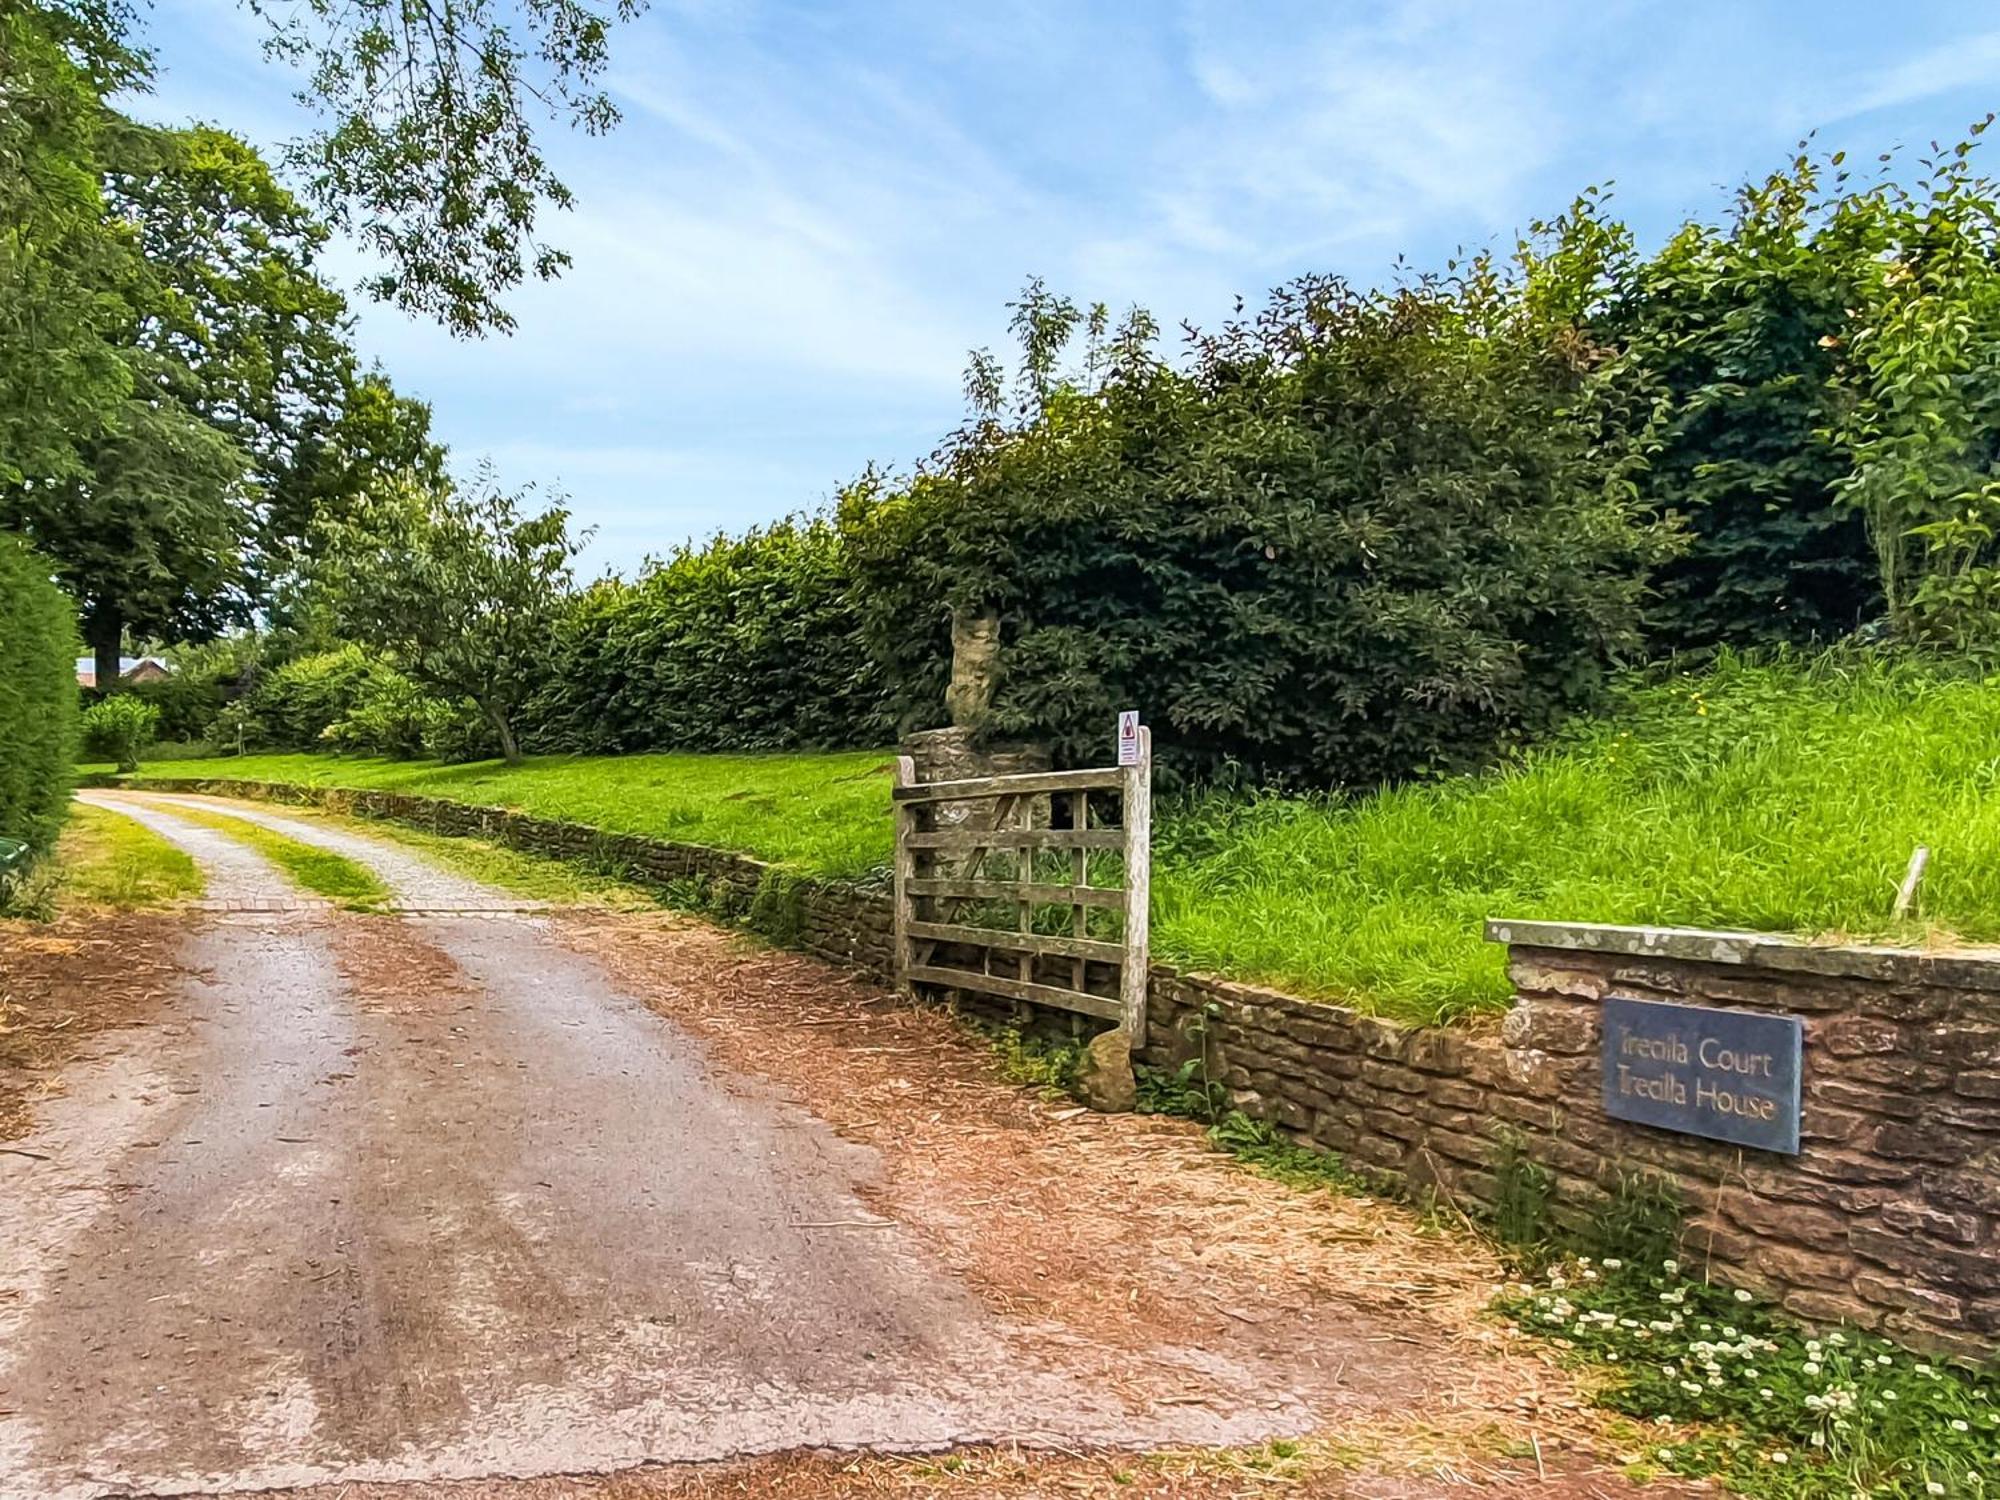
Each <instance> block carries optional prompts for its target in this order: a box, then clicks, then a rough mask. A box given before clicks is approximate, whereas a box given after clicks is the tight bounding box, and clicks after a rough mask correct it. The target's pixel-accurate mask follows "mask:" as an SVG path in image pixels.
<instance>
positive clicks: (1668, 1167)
mask: <svg viewBox="0 0 2000 1500" xmlns="http://www.w3.org/2000/svg"><path fill="white" fill-rule="evenodd" d="M135 784H138V785H144V786H151V787H156V788H160V789H163V790H184V791H197V790H198V791H208V792H216V793H221V794H225V795H235V796H253V797H268V798H275V799H277V800H281V801H294V802H305V803H314V804H317V805H322V806H327V807H332V808H338V809H341V810H346V811H352V812H355V813H360V814H364V815H367V816H372V817H382V818H389V819H393V820H395V821H398V822H402V823H406V824H410V825H412V826H415V827H419V828H424V829H428V830H432V831H435V832H439V833H447V834H461V835H476V836H479V837H484V838H489V839H494V840H496V841H499V842H504V843H507V844H511V845H513V846H515V847H518V848H521V849H526V850H530V851H533V852H535V853H540V854H548V855H555V856H559V857H563V858H569V859H579V860H594V861H608V862H610V863H613V864H615V865H617V866H618V867H620V868H621V869H623V870H625V871H626V872H628V873H629V874H630V875H631V876H633V877H635V878H637V879H640V880H643V881H646V882H650V883H652V884H655V885H658V886H662V887H668V888H682V889H684V888H685V887H686V886H687V884H688V883H689V882H700V883H701V884H702V887H703V890H704V893H705V895H706V897H707V901H706V904H708V905H710V906H712V907H716V908H721V909H723V910H725V911H729V912H734V913H736V914H738V915H739V916H741V917H745V918H751V917H753V916H754V913H755V911H756V910H757V908H758V903H759V901H760V897H761V898H762V900H763V901H764V902H765V904H766V911H767V916H768V915H769V914H770V913H772V912H775V913H776V915H777V920H776V921H770V920H766V921H760V922H753V925H757V926H759V927H761V928H762V929H763V930H765V931H766V932H769V933H771V935H773V936H779V937H780V938H781V939H782V940H785V941H789V942H791V943H792V944H793V945H794V946H797V947H800V948H803V949H805V950H806V951H808V952H810V953H813V954H816V955H818V956H819V957H822V958H826V959H831V960H833V961H835V962H839V963H844V964H850V965H854V966H857V967H860V968H863V969H867V970H870V971H872V972H874V973H876V974H877V975H881V976H884V977H887V976H888V975H889V974H890V973H891V971H892V948H891V910H890V903H889V898H888V895H887V893H886V891H882V890H877V889H870V888H868V887H863V886H854V885H846V884H841V883H838V882H828V881H816V880H810V879H800V878H796V877H792V876H789V875H787V874H785V873H784V872H782V871H778V870H775V869H773V868H772V867H770V866H768V865H765V864H763V863H762V862H760V861H758V860H754V859H750V858H747V857H745V856H742V855H735V854H728V853H723V852H720V851H717V850H714V849H707V848H702V847H699V846H695V845H688V844H677V843H671V842H667V841H664V840H657V839H650V838H642V837H636V836H630V835H620V834H609V833H605V832H602V831H600V830H597V829H593V828H588V827H584V826H582V825H578V824H572V823H563V822H557V821H552V820H549V819H543V818H531V817H526V816H523V815H521V814H517V813H510V812H506V811H503V810H500V809H494V808H479V807H472V806H468V805H465V804H462V803H456V802H447V801H440V800H435V799H431V798H424V797H412V796H406V795H402V794H399V793H387V792H331V791H324V790H317V789H309V788H298V787H279V786H269V785H263V784H258V783H245V782H234V781H201V782H189V781H186V780H173V779H168V778H159V777H154V778H147V779H146V780H144V781H142V782H138V783H135ZM780 929H782V930H780ZM1488 935H1489V936H1490V937H1491V938H1493V939H1494V940H1495V941H1497V942H1501V943H1505V944H1506V945H1507V946H1508V950H1509V968H1510V973H1511V975H1512V978H1513V981H1514V985H1515V989H1516V997H1515V1001H1514V1004H1513V1006H1512V1008H1511V1009H1510V1010H1509V1011H1508V1012H1507V1014H1506V1015H1505V1016H1504V1017H1503V1018H1499V1019H1497V1020H1496V1021H1495V1022H1494V1023H1493V1024H1491V1025H1487V1026H1484V1027H1480V1026H1468V1027H1453V1028H1427V1029H1413V1028H1408V1027H1403V1026H1398V1025H1395V1024H1393V1023H1391V1022H1387V1021H1382V1020H1379V1019H1376V1018H1374V1017H1370V1016H1365V1015H1362V1014H1360V1013H1358V1012H1356V1011H1353V1010H1351V1009H1348V1008H1345V1007H1341V1006H1336V1005H1328V1004H1323V1003H1320V1002H1315V1001H1308V1000H1302V999H1299V998H1297V997H1295V996H1290V995H1285V994H1281V993H1279V992H1276V991H1273V990H1268V989H1262V988H1259V987H1256V986H1251V985H1242V984H1235V983H1230V982H1227V981H1222V980H1216V979H1210V978H1205V977H1201V976H1196V975H1188V974H1181V973H1177V972H1175V971H1173V970H1171V969H1167V968H1164V967H1160V966H1156V967H1155V968H1154V970H1153V975H1152V982H1151V988H1150V1006H1151V1026H1150V1036H1151V1041H1150V1045H1149V1046H1148V1047H1147V1048H1146V1050H1145V1053H1144V1060H1145V1061H1148V1062H1152V1063H1155V1064H1157V1065H1161V1066H1169V1067H1178V1066H1180V1065H1182V1064H1183V1063H1185V1062H1187V1061H1188V1060H1189V1059H1191V1058H1200V1059H1201V1060H1202V1065H1203V1066H1204V1067H1205V1068H1206V1070H1207V1072H1208V1073H1209V1075H1210V1076H1212V1077H1213V1078H1215V1079H1217V1080H1218V1081H1220V1082H1222V1083H1223V1084H1224V1085H1225V1086H1226V1087H1227V1088H1228V1089H1229V1090H1230V1092H1231V1093H1232V1095H1233V1097H1234V1098H1235V1100H1236V1102H1237V1104H1238V1105H1239V1106H1240V1107H1241V1108H1242V1109H1244V1110H1245V1111H1246V1112H1247V1113H1249V1114H1251V1115H1254V1116H1256V1117H1258V1118H1260V1119H1263V1120H1266V1121H1268V1122H1270V1123H1271V1124H1273V1125H1275V1126H1276V1127H1278V1128H1279V1129H1281V1130H1283V1131H1285V1132H1286V1133H1287V1134H1288V1135H1290V1136H1291V1137H1292V1138H1294V1139H1296V1140H1298V1141H1300V1142H1303V1143H1307V1144H1310V1145H1314V1146H1317V1147H1321V1148H1324V1149H1328V1150H1333V1151H1337V1152H1339V1153H1341V1154H1342V1155H1343V1156H1344V1157H1346V1158H1347V1159H1348V1160H1350V1161H1352V1162H1353V1163H1355V1164H1356V1165H1358V1166H1362V1167H1365V1168H1368V1169H1370V1170H1372V1171H1374V1172H1376V1173H1379V1174H1382V1175H1383V1176H1385V1177H1387V1178H1389V1179H1392V1180H1393V1181H1394V1182H1396V1183H1397V1184H1400V1185H1402V1186H1404V1187H1406V1188H1408V1189H1410V1190H1412V1191H1434V1192H1435V1193H1437V1194H1438V1195H1440V1196H1441V1197H1442V1198H1444V1199H1445V1200H1446V1201H1448V1202H1450V1203H1454V1204H1456V1205H1458V1206H1459V1207H1461V1208H1463V1209H1465V1210H1466V1211H1468V1212H1474V1213H1478V1212H1482V1211H1488V1210H1491V1209H1492V1208H1493V1207H1494V1206H1495V1205H1496V1204H1497V1202H1498V1200H1499V1196H1500V1189H1501V1181H1500V1177H1499V1172H1500V1170H1501V1164H1502V1163H1503V1162H1504V1161H1505V1160H1507V1159H1508V1158H1509V1156H1510V1155H1512V1156H1516V1157H1518V1158H1520V1159H1524V1160H1527V1161H1531V1162H1533V1163H1536V1164H1537V1165H1538V1166H1540V1167H1541V1168H1542V1169H1544V1170H1546V1171H1547V1172H1548V1173H1550V1174H1552V1176H1553V1179H1554V1183H1555V1187H1556V1197H1555V1199H1554V1205H1553V1212H1554V1214H1555V1216H1556V1218H1557V1221H1558V1223H1563V1224H1567V1225H1568V1226H1569V1227H1571V1228H1584V1227H1587V1224H1588V1222H1589V1220H1590V1219H1591V1217H1592V1215H1593V1212H1594V1210H1595V1208H1596V1207H1597V1206H1598V1205H1599V1204H1601V1203H1602V1202H1603V1200H1604V1199H1605V1197H1606V1195H1607V1194H1609V1193H1610V1192H1612V1191H1613V1190H1614V1189H1615V1188H1616V1187H1617V1185H1618V1183H1619V1181H1620V1178H1621V1176H1629V1175H1631V1174H1634V1173H1650V1174H1655V1175H1657V1176H1658V1177H1660V1178H1663V1179H1665V1180H1667V1181H1669V1182H1670V1183H1671V1184H1672V1185H1673V1186H1674V1188H1675V1190H1676V1191H1677V1192H1678V1194H1679V1196H1680V1197H1681V1199H1682V1201H1683V1202H1684V1203H1685V1205H1686V1206H1687V1208H1688V1210H1689V1215H1690V1217H1689V1221H1688V1226H1687V1228H1688V1250H1689V1253H1690V1254H1693V1255H1698V1256H1702V1257H1705V1258H1707V1260H1708V1261H1709V1262H1710V1263H1711V1264H1712V1265H1713V1266H1714V1268H1715V1271H1716V1274H1717V1275H1718V1276H1720V1277H1721V1278H1723V1279H1725V1280H1727V1281H1729V1282H1731V1283H1734V1284H1736V1285H1741V1286H1745V1287H1750V1288H1753V1289H1755V1290H1758V1291H1761V1292H1764V1293H1766V1294H1768V1295H1769V1296H1772V1297H1774V1298H1776V1299H1777V1300H1779V1301H1780V1302H1781V1303H1782V1304H1783V1305H1784V1306H1785V1307H1786V1308H1788V1309H1789V1310H1790V1311H1792V1312H1793V1313H1795V1314H1797V1315H1798V1316H1799V1317H1801V1318H1803V1319H1806V1320H1807V1321H1810V1322H1816V1323H1829V1322H1835V1321H1841V1320H1846V1321H1851V1322H1854V1323H1857V1324H1860V1325H1862V1326H1864V1327H1869V1328H1873V1329H1877V1330H1879V1331H1882V1332H1884V1333H1887V1334H1889V1335H1891V1336H1894V1337H1897V1338H1900V1339H1901V1340H1903V1341H1904V1342H1906V1343H1909V1344H1912V1345H1914V1346H1917V1347H1922V1348H1931V1349H1940V1350H1944V1351H1947V1352H1951V1353H1958V1354H1963V1355H1967V1356H1972V1357H1982V1356H1984V1355H1986V1354H1989V1353H1991V1352H1993V1351H1994V1350H1996V1349H2000V955H1995V954H1982V953H1963V952H1960V953H1953V954H1935V955H1933V954H1925V953H1920V952H1910V951H1907V950H1894V949H1875V948H1856V947H1838V948H1836V947H1823V946H1815V945H1810V944H1804V943H1798V942H1792V941H1787V940H1783V939H1778V938H1772V937H1767V936H1762V935H1754V934H1729V933H1700V932H1688V931H1681V930H1673V929H1650V928H1619V927H1603V926H1590V925H1571V924H1559V923H1526V922H1516V923H1509V922H1496V923H1493V924H1491V926H1490V928H1489V933H1488ZM1614 995H1616V996H1623V997H1629V998H1633V999H1640V1000H1655V1001H1670V1002H1679V1003H1689V1004H1699V1005H1705V1006H1718V1007H1724V1008H1731V1009H1739V1010H1748V1011H1756V1012H1766V1013H1777V1014H1784V1015H1791V1016H1798V1017H1801V1018H1802V1019H1803V1025H1804V1037H1805V1047H1804V1079H1805V1082H1804V1089H1803V1093H1804V1101H1803V1103H1804V1108H1803V1117H1802V1129H1801V1147H1802V1149H1801V1151H1800V1153H1799V1154H1798V1155H1797V1156H1789V1155H1778V1154H1774V1153H1771V1152H1765V1151H1758V1150H1752V1149H1748V1148H1743V1147H1738V1146H1732V1145H1726V1144H1722V1143H1719V1142H1714V1141H1707V1140H1702V1139H1698V1138H1695V1137H1692V1136H1687V1135H1681V1134H1676V1133H1672V1132H1669V1131H1665V1130H1658V1129H1652V1128H1649V1127H1645V1126H1640V1125H1634V1124H1630V1123H1627V1122H1625V1121H1622V1120H1616V1119H1613V1118H1611V1117H1610V1116H1609V1115H1607V1114H1606V1112H1605V1110H1604V1106H1603V1103H1602V1097H1601V1072H1600V1064H1599V1045H1600V1038H1601V1021H1600V1013H1599V1012H1600V1007H1601V1005H1602V1002H1603V1001H1604V1000H1605V999H1606V998H1608V997H1611V996H1614ZM1064 1020H1065V1022H1066V1021H1067V1017H1065V1018H1064Z"/></svg>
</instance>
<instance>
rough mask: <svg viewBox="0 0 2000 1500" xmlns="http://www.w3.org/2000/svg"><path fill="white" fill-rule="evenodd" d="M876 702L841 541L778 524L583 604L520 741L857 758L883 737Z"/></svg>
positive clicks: (598, 590) (879, 690)
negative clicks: (831, 752)
mask: <svg viewBox="0 0 2000 1500" xmlns="http://www.w3.org/2000/svg"><path fill="white" fill-rule="evenodd" d="M886 697H887V690H886V687H885V684H884V679H883V676H882V673H881V669H880V667H879V665H878V664H877V662H876V661H875V659H874V657H873V656H872V655H871V654H870V652H869V650H868V647H867V643H866V641H865V640H864V638H863V636H862V631H861V615H860V608H859V603H858V600H857V598H856V596H855V585H854V581H853V578H852V570H851V564H850V559H849V555H848V548H847V544H846V541H845V539H844V538H843V537H842V535H841V534H840V532H839V531H838V530H837V529H836V528H835V527H834V526H833V525H831V524H830V523H829V522H826V521H781V522H778V523H777V524H775V525H772V526H769V527H765V528H762V529H759V530H754V531H751V532H750V533H748V534H747V535H745V536H742V537H735V538H729V537H718V538H716V539H715V540H714V541H712V542H710V543H708V545H706V546H704V547H701V548H687V547H684V548H681V549H679V550H678V551H676V552H675V553H674V554H673V555H672V556H671V557H669V558H668V559H667V560H666V561H665V562H661V563H656V564H654V565H653V566H651V567H650V568H649V569H648V570H647V571H646V572H645V573H644V574H642V575H641V576H640V578H639V579H638V580H637V581H636V582H633V583H629V584H628V583H623V582H620V581H618V580H616V579H607V580H605V581H604V582H601V583H599V584H597V585H595V586H594V587H592V588H590V589H588V590H586V591H585V592H584V593H583V594H582V595H581V596H580V597H579V598H578V599H577V601H576V602H575V604H574V605H573V606H572V607H571V608H570V609H569V610H568V611H567V612H566V613H565V615H564V617H563V620H562V623H561V627H560V630H559V631H558V634H557V637H556V640H555V643H554V648H553V651H552V653H551V657H550V661H549V668H548V671H547V673H546V675H545V680H544V682H543V684H542V686H541V688H540V690H539V691H538V692H537V694H536V696H535V698H534V700H533V702H532V703H531V704H530V705H529V707H528V709H527V711H526V713H525V714H524V720H525V722H526V724H527V731H526V735H525V737H526V738H528V739H529V740H530V741H531V742H532V743H534V744H536V745H538V746H541V747H545V748H551V749H556V748H559V749H566V750H582V751H589V752H601V751H607V750H637V749H661V750H777V749H798V748H805V747H833V746H847V745H856V744H862V745H865V744H872V743H877V742H879V741H883V740H886V739H888V738H889V737H890V735H891V732H892V729H893V726H892V724H891V722H890V717H889V714H888V711H887V705H886Z"/></svg>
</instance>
